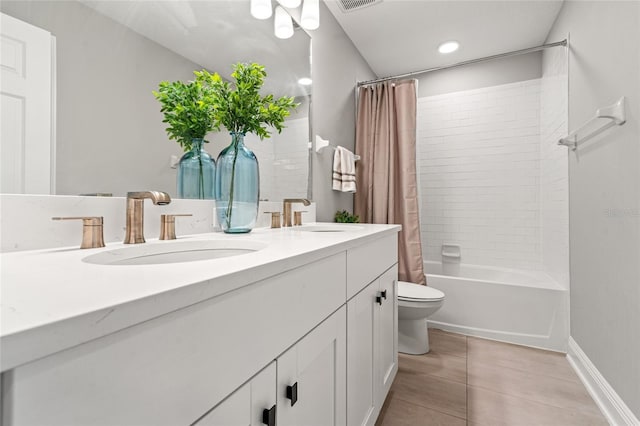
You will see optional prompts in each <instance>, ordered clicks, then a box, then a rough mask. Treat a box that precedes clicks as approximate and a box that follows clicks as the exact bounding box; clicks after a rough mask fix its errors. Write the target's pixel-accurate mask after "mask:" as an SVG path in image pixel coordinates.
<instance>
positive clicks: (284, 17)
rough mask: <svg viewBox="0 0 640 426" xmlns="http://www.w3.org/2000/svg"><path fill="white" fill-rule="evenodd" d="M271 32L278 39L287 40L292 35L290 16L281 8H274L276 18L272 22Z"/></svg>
mask: <svg viewBox="0 0 640 426" xmlns="http://www.w3.org/2000/svg"><path fill="white" fill-rule="evenodd" d="M273 32H274V33H275V34H276V37H278V38H289V37H291V36H292V35H293V22H292V21H291V16H289V14H288V13H287V11H286V10H284V9H283V8H282V7H281V6H276V17H275V19H274V20H273Z"/></svg>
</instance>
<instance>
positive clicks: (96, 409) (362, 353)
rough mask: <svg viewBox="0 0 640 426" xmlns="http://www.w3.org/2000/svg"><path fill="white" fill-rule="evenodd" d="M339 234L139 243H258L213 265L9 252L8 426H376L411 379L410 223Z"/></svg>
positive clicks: (256, 234)
mask: <svg viewBox="0 0 640 426" xmlns="http://www.w3.org/2000/svg"><path fill="white" fill-rule="evenodd" d="M339 227H340V225H336V224H332V225H327V227H326V228H323V226H320V225H316V226H315V228H314V227H312V226H310V227H308V228H306V229H305V227H304V226H303V227H301V228H299V229H296V228H288V229H285V228H283V229H273V230H272V229H266V228H265V229H256V230H254V231H253V232H251V233H250V234H246V235H235V236H230V235H224V234H221V233H210V234H197V235H191V236H187V237H182V238H179V239H178V240H175V241H150V242H147V243H145V244H141V245H136V247H135V248H136V249H137V250H138V251H140V250H141V249H139V248H138V246H140V247H142V246H145V247H148V250H149V253H158V252H159V251H166V252H171V249H165V247H171V246H170V245H171V244H177V243H180V244H182V245H183V247H182V248H179V249H176V250H178V251H180V250H182V251H184V250H185V247H192V248H193V247H210V246H211V244H214V246H215V247H222V248H224V247H225V242H229V244H230V247H231V248H232V250H233V249H238V250H241V249H242V247H246V248H245V249H243V250H241V252H242V253H243V254H240V255H236V256H228V257H223V258H218V259H210V260H207V259H205V260H198V261H184V258H182V260H180V261H176V262H173V263H164V261H162V262H160V261H159V262H157V263H155V264H154V262H153V261H149V262H147V263H150V264H143V263H144V262H137V261H136V260H135V259H134V260H132V261H131V262H129V264H119V263H118V262H116V261H113V262H112V261H110V260H109V259H110V258H111V257H112V255H113V256H116V257H117V256H119V253H120V254H121V253H123V252H124V253H125V254H126V250H127V249H128V248H129V247H127V246H124V245H122V244H119V243H112V244H107V247H105V248H100V249H91V250H80V249H70V248H64V249H47V250H39V251H25V252H15V253H5V254H3V255H2V268H3V271H2V278H3V280H2V337H1V338H2V340H1V345H2V347H1V350H2V425H3V426H12V425H82V426H88V425H109V426H112V425H136V426H140V425H154V426H155V425H172V426H174V425H190V424H197V425H262V424H269V425H276V424H277V425H279V426H284V425H297V426H299V425H323V426H326V425H365V424H367V425H372V424H373V423H374V422H375V420H376V418H377V416H378V413H379V411H380V408H381V406H382V404H383V402H384V399H385V397H386V395H387V392H388V390H389V387H390V386H391V382H392V381H393V378H394V377H395V374H396V371H397V302H396V300H397V299H396V294H395V293H396V284H395V283H396V280H397V232H398V231H399V227H398V226H395V225H365V224H362V225H358V226H356V227H354V226H351V227H345V228H344V229H339ZM334 228H335V229H334ZM323 231H331V232H323ZM210 241H216V243H210ZM245 243H246V244H245ZM185 244H186V245H185ZM243 244H244V245H243ZM160 245H162V248H161V249H159V248H158V246H160ZM231 245H232V246H231ZM176 247H178V246H176ZM118 250H120V251H118ZM101 253H107V254H104V255H100V256H97V255H99V254H101ZM144 254H145V253H144V250H143V252H142V254H141V255H140V256H141V257H144ZM165 254H166V253H165ZM89 256H93V258H92V259H93V260H92V259H87V258H88V257H89ZM96 259H97V260H96ZM165 260H166V258H165ZM89 262H91V263H89ZM125 263H126V262H125Z"/></svg>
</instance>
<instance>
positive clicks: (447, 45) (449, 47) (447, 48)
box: [438, 41, 460, 53]
mask: <svg viewBox="0 0 640 426" xmlns="http://www.w3.org/2000/svg"><path fill="white" fill-rule="evenodd" d="M459 47H460V43H458V42H457V41H445V42H444V43H442V44H441V45H440V46H438V52H440V53H451V52H455V51H456V50H458V48H459Z"/></svg>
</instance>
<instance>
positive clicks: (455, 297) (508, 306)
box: [424, 262, 569, 352]
mask: <svg viewBox="0 0 640 426" xmlns="http://www.w3.org/2000/svg"><path fill="white" fill-rule="evenodd" d="M424 267H425V273H426V276H427V283H428V285H430V286H433V287H434V288H437V289H438V290H442V291H443V292H444V293H445V300H444V305H443V306H442V308H440V310H439V311H438V312H436V313H435V314H434V315H432V316H431V317H430V318H429V327H435V328H441V329H443V330H448V331H453V332H456V333H462V334H467V335H471V336H479V337H485V338H488V339H494V340H501V341H504V342H510V343H517V344H522V345H527V346H534V347H538V348H544V349H550V350H554V351H560V352H566V351H567V341H568V338H569V293H568V291H567V290H566V289H564V288H562V287H561V286H560V285H559V284H558V283H556V282H555V281H554V280H553V279H551V278H550V277H549V276H548V275H546V274H544V273H540V272H528V271H518V270H511V269H503V268H493V267H486V266H476V265H464V264H448V263H445V264H441V263H439V262H425V263H424Z"/></svg>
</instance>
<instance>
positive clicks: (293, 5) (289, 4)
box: [278, 0, 302, 9]
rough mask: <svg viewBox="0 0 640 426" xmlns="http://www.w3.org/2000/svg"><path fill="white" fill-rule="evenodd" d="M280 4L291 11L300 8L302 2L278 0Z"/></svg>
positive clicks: (300, 0)
mask: <svg viewBox="0 0 640 426" xmlns="http://www.w3.org/2000/svg"><path fill="white" fill-rule="evenodd" d="M278 3H280V4H281V5H283V6H284V7H288V8H289V9H295V8H296V7H298V6H300V3H302V0H278Z"/></svg>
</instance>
